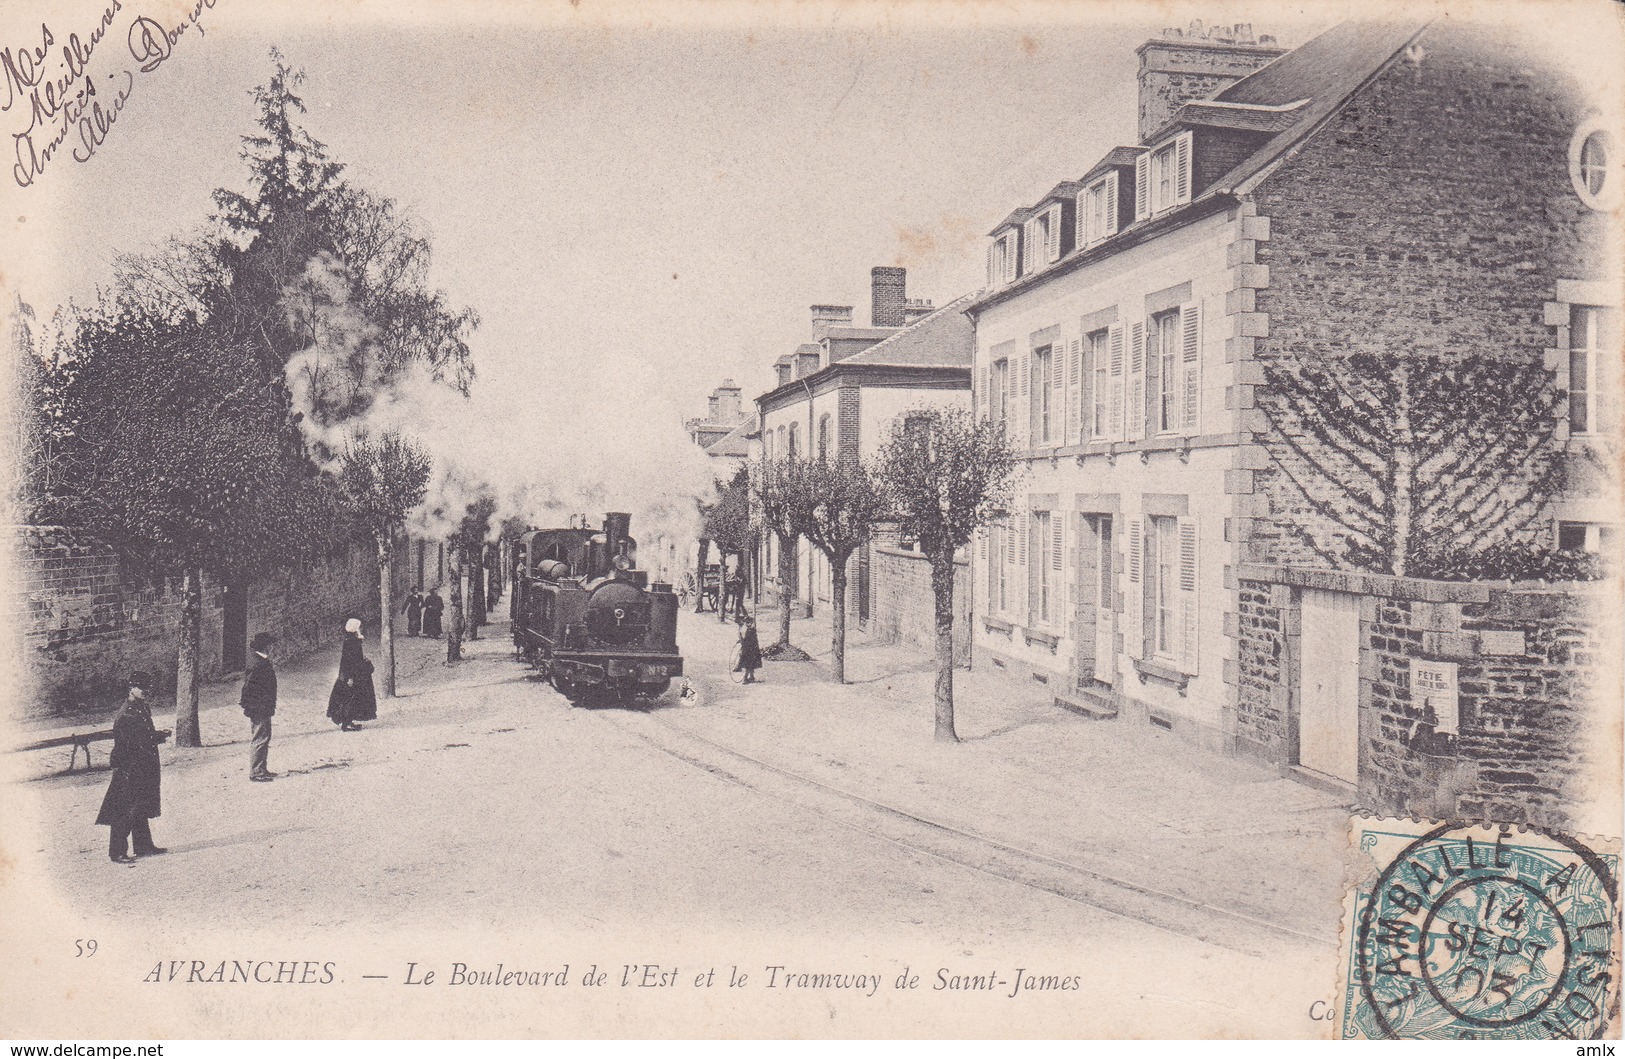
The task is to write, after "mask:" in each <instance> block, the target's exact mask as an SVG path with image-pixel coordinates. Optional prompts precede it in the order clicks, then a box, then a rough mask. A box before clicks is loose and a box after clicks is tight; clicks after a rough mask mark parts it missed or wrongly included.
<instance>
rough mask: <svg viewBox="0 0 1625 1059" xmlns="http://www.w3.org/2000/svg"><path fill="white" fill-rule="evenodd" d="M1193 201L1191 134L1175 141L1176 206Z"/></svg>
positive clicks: (1184, 134) (1180, 135) (1182, 134)
mask: <svg viewBox="0 0 1625 1059" xmlns="http://www.w3.org/2000/svg"><path fill="white" fill-rule="evenodd" d="M1190 200H1191V134H1190V133H1188V132H1182V133H1180V134H1179V137H1178V138H1177V139H1175V140H1174V205H1176V206H1177V205H1179V204H1180V203H1184V202H1189V201H1190Z"/></svg>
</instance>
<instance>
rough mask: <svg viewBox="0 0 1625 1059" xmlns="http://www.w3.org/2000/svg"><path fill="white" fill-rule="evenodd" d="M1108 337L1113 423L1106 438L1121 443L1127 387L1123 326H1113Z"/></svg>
mask: <svg viewBox="0 0 1625 1059" xmlns="http://www.w3.org/2000/svg"><path fill="white" fill-rule="evenodd" d="M1106 337H1107V342H1108V343H1109V344H1110V346H1111V360H1112V378H1111V386H1112V394H1111V405H1112V407H1111V416H1112V421H1111V423H1110V429H1109V430H1108V431H1107V433H1106V436H1107V437H1108V438H1110V439H1111V440H1113V441H1121V440H1122V438H1123V387H1124V385H1125V381H1124V374H1123V325H1122V324H1112V326H1111V330H1110V331H1109V332H1107V336H1106Z"/></svg>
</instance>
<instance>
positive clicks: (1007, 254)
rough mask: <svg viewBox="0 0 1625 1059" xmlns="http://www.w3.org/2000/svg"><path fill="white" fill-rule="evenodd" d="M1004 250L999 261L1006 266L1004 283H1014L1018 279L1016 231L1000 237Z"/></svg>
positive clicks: (1010, 231)
mask: <svg viewBox="0 0 1625 1059" xmlns="http://www.w3.org/2000/svg"><path fill="white" fill-rule="evenodd" d="M999 241H1000V242H1001V243H1003V244H1004V249H1003V250H1002V251H1000V253H999V260H1000V262H1001V263H1003V265H1004V282H1005V283H1012V282H1014V281H1015V278H1016V242H1017V240H1016V229H1014V228H1012V229H1010V230H1009V231H1007V232H1005V233H1004V235H1003V236H1001V237H1000V239H999Z"/></svg>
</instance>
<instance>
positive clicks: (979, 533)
mask: <svg viewBox="0 0 1625 1059" xmlns="http://www.w3.org/2000/svg"><path fill="white" fill-rule="evenodd" d="M988 533H989V530H988V528H987V527H986V526H983V527H982V528H981V529H979V530H977V531H976V535H977V536H978V537H980V538H981V540H982V562H984V563H985V562H987V536H988Z"/></svg>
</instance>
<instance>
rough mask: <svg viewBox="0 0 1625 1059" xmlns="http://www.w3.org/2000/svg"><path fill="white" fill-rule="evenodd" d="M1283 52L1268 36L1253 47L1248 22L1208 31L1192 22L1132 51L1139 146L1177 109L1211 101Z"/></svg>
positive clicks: (1200, 22) (1251, 29) (1163, 33)
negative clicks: (1136, 71)
mask: <svg viewBox="0 0 1625 1059" xmlns="http://www.w3.org/2000/svg"><path fill="white" fill-rule="evenodd" d="M1286 50H1287V49H1285V48H1281V47H1277V46H1275V38H1274V37H1271V36H1268V35H1263V36H1259V37H1258V38H1257V43H1254V37H1253V27H1252V24H1251V23H1241V24H1238V25H1236V26H1215V27H1213V28H1211V29H1209V28H1206V27H1204V26H1203V25H1202V21H1201V19H1194V20H1192V21H1191V23H1190V25H1189V26H1188V27H1186V28H1185V29H1183V30H1181V29H1178V28H1174V29H1165V30H1163V31H1162V36H1160V37H1154V38H1152V39H1151V40H1148V41H1146V42H1145V43H1144V44H1142V45H1140V46H1139V48H1137V49H1135V53H1136V54H1137V55H1139V57H1140V75H1139V80H1140V142H1141V143H1144V142H1145V141H1146V140H1147V139H1149V138H1150V137H1151V135H1152V134H1153V133H1154V132H1156V131H1157V130H1158V129H1160V128H1162V126H1163V125H1164V124H1166V123H1167V121H1168V119H1169V118H1171V117H1173V116H1174V112H1175V111H1176V110H1178V109H1179V108H1180V106H1181V105H1183V104H1185V103H1188V102H1190V101H1192V100H1197V99H1211V98H1212V97H1213V96H1214V95H1216V94H1217V93H1219V92H1222V91H1223V90H1224V89H1225V88H1227V87H1229V86H1230V85H1232V84H1234V83H1236V82H1237V81H1239V80H1241V79H1242V78H1243V77H1246V76H1247V75H1248V74H1250V73H1252V72H1253V71H1254V70H1257V69H1258V68H1259V67H1261V66H1263V65H1264V64H1266V63H1268V62H1269V61H1270V60H1272V59H1274V58H1275V57H1276V56H1278V55H1283V54H1285V53H1286Z"/></svg>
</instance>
